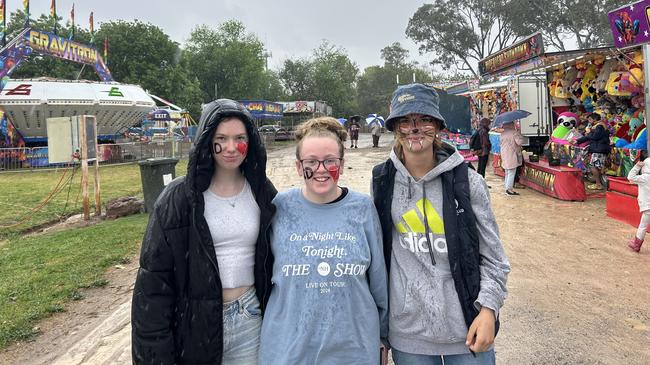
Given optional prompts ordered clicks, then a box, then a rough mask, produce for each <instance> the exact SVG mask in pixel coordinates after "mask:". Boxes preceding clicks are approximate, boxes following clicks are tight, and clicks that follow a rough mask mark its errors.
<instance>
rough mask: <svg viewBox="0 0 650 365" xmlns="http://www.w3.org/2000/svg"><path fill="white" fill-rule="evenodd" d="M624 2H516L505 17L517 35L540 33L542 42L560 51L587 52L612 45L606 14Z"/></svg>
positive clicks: (607, 0)
mask: <svg viewBox="0 0 650 365" xmlns="http://www.w3.org/2000/svg"><path fill="white" fill-rule="evenodd" d="M628 3H629V1H628V0H589V1H586V0H568V1H567V0H541V1H533V0H517V1H512V2H511V7H510V11H509V12H508V13H507V16H509V17H511V18H512V23H513V24H514V25H515V28H516V30H517V32H518V33H521V34H531V33H533V32H536V31H538V30H539V31H541V32H542V36H543V38H544V42H545V43H546V44H547V45H549V46H551V47H552V48H556V49H558V50H560V51H565V50H567V49H568V48H570V47H569V45H571V44H574V43H575V44H577V46H578V48H580V49H584V48H591V47H597V46H603V45H611V44H612V33H611V31H610V27H609V21H608V19H607V13H608V12H609V11H611V10H614V9H616V8H618V7H621V6H623V5H625V4H628Z"/></svg>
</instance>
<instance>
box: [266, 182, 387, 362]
mask: <svg viewBox="0 0 650 365" xmlns="http://www.w3.org/2000/svg"><path fill="white" fill-rule="evenodd" d="M273 203H274V204H275V205H276V207H277V213H276V215H275V217H274V219H273V222H272V228H273V233H272V238H271V249H272V251H273V255H274V256H275V261H274V263H273V277H272V283H273V287H272V289H271V297H270V299H269V302H268V306H267V308H266V311H265V313H264V320H263V323H262V335H261V346H260V353H259V364H274V365H276V364H277V365H282V364H332V365H339V364H361V365H362V364H372V365H376V364H378V363H379V345H380V337H381V338H386V336H387V334H388V316H387V310H388V294H387V279H386V267H385V264H384V257H383V253H382V242H381V228H380V226H379V218H378V216H377V212H376V210H375V207H374V205H373V203H372V201H371V200H370V197H368V196H366V195H362V194H360V193H356V192H353V191H350V192H349V193H348V195H347V196H345V197H344V198H343V199H342V200H340V201H338V202H336V203H332V204H315V203H312V202H310V201H308V200H307V199H305V198H304V196H303V195H302V193H301V190H300V189H298V188H294V189H290V190H288V191H285V192H283V193H280V194H278V195H277V196H276V197H275V199H274V200H273Z"/></svg>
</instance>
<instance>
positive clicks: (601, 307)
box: [0, 134, 650, 365]
mask: <svg viewBox="0 0 650 365" xmlns="http://www.w3.org/2000/svg"><path fill="white" fill-rule="evenodd" d="M391 139H392V138H391V136H390V135H386V134H385V135H383V136H382V138H381V142H380V144H381V146H382V147H381V148H370V145H371V143H370V137H369V136H368V135H362V136H361V139H360V143H359V145H360V148H359V149H354V150H350V149H348V150H346V167H345V171H344V174H343V175H342V177H341V184H342V185H344V186H348V187H350V188H352V189H355V190H358V191H362V192H366V193H367V192H368V191H369V185H370V171H371V167H372V166H373V165H374V164H376V163H378V162H380V161H381V160H383V159H385V158H386V157H387V155H388V151H389V147H388V146H389V144H390V143H391ZM293 156H294V153H293V149H291V148H289V149H282V150H276V151H273V152H271V153H269V163H268V173H269V176H270V178H271V180H272V181H273V182H274V183H275V185H276V187H277V188H278V189H279V190H282V189H286V188H288V187H291V186H296V185H299V184H300V183H301V181H300V177H299V176H298V175H297V174H296V172H295V168H294V162H293V160H294V157H293ZM487 180H488V184H489V185H491V186H492V189H491V194H492V205H493V209H494V211H495V213H496V216H497V220H498V223H499V227H500V231H501V237H502V239H503V242H504V245H505V248H506V252H507V253H508V255H509V258H510V263H511V265H512V272H511V274H510V276H509V280H508V288H509V298H508V299H507V300H506V304H505V307H504V308H503V309H502V311H501V323H502V326H501V331H500V333H499V335H498V336H497V339H496V345H495V349H496V353H497V362H498V363H500V364H639V365H640V364H650V304H648V303H650V290H649V289H648V288H649V287H650V284H649V283H650V247H644V248H643V249H642V252H641V253H640V254H636V253H633V252H631V251H629V250H628V249H627V247H626V240H627V239H628V238H629V237H631V236H632V235H633V234H634V232H635V228H634V227H631V226H628V225H626V224H624V223H620V222H618V221H616V220H613V219H611V218H608V217H606V215H605V201H604V199H590V200H588V201H586V202H583V203H578V202H575V203H574V202H562V201H559V200H556V199H553V198H550V197H547V196H544V195H542V194H540V193H537V192H535V191H532V190H530V189H526V190H520V192H521V196H519V197H511V196H506V195H505V194H503V188H502V184H503V182H502V179H501V178H499V177H496V176H494V175H492V174H491V171H490V172H489V173H488V176H487ZM136 270H137V257H134V258H133V261H132V262H131V263H130V264H128V265H123V266H116V267H114V268H112V269H111V270H110V272H109V273H108V275H107V279H109V282H110V284H109V285H107V286H106V287H105V288H101V289H91V290H88V291H85V292H84V294H85V299H83V300H81V301H78V302H74V303H71V304H69V305H68V306H67V312H65V313H60V314H57V315H55V316H53V317H51V318H49V319H47V320H44V321H42V322H41V323H39V324H38V326H39V329H40V331H41V333H42V334H41V335H40V336H38V337H37V338H36V339H34V340H33V341H31V342H27V343H19V344H16V345H14V346H12V347H10V348H9V349H7V350H5V351H3V352H0V364H74V365H76V364H130V362H131V359H130V351H131V350H130V330H131V327H130V321H129V319H130V299H131V292H132V290H133V281H134V278H135V274H136Z"/></svg>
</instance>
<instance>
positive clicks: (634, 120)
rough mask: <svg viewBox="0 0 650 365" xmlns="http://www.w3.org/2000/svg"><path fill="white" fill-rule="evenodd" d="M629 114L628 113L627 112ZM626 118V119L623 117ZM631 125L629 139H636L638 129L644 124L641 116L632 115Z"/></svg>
mask: <svg viewBox="0 0 650 365" xmlns="http://www.w3.org/2000/svg"><path fill="white" fill-rule="evenodd" d="M626 115H627V114H626ZM623 120H625V119H623ZM628 124H629V125H630V129H629V131H628V132H627V135H628V137H629V138H628V141H634V136H635V135H636V133H635V132H636V130H637V129H639V127H641V125H643V122H642V121H641V120H640V119H639V118H632V117H631V116H630V122H629V123H628Z"/></svg>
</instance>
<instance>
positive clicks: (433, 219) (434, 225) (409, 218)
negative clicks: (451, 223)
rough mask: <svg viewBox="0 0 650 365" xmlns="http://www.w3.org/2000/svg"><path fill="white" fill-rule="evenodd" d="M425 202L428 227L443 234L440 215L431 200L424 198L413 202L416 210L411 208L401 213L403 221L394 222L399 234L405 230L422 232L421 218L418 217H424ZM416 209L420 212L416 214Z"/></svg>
mask: <svg viewBox="0 0 650 365" xmlns="http://www.w3.org/2000/svg"><path fill="white" fill-rule="evenodd" d="M425 204H426V208H427V221H428V222H427V223H428V224H429V229H430V230H431V233H435V234H445V225H444V223H443V222H442V219H440V215H439V214H438V212H436V210H435V209H434V208H433V205H432V204H431V202H430V201H429V200H427V199H424V198H422V199H420V200H419V201H418V202H417V203H415V207H416V208H417V211H416V210H415V209H411V210H409V211H408V212H406V213H404V215H402V219H403V220H404V223H402V222H397V223H396V224H395V228H397V232H399V233H401V234H403V233H407V232H414V233H424V223H423V222H422V219H420V217H422V218H424V205H425ZM418 211H419V212H420V214H418ZM404 224H406V225H404ZM407 227H408V229H407Z"/></svg>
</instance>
